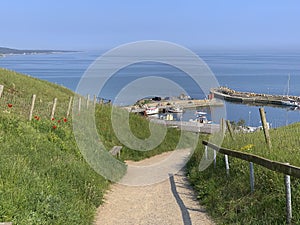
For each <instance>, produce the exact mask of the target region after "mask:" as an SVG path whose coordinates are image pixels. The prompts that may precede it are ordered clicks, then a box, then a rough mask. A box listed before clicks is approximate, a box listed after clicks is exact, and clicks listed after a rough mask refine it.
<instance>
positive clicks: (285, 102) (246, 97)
mask: <svg viewBox="0 0 300 225" xmlns="http://www.w3.org/2000/svg"><path fill="white" fill-rule="evenodd" d="M211 94H212V95H213V96H214V97H215V98H219V99H224V100H226V101H232V102H238V103H245V104H251V103H252V104H255V103H256V104H266V105H277V106H300V97H299V96H287V95H270V94H260V93H253V92H240V91H235V90H233V89H230V88H228V87H218V88H213V89H211Z"/></svg>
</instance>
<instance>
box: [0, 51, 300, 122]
mask: <svg viewBox="0 0 300 225" xmlns="http://www.w3.org/2000/svg"><path fill="white" fill-rule="evenodd" d="M100 55H101V52H99V51H89V52H77V53H64V54H39V55H11V56H6V57H0V67H3V68H8V69H12V70H15V71H18V72H21V73H25V74H28V75H31V76H33V77H37V78H40V79H45V80H48V81H50V82H53V83H57V84H60V85H63V86H65V87H67V88H70V89H72V90H76V87H77V84H78V82H79V80H80V78H81V76H82V75H83V74H84V72H85V70H86V69H87V68H88V66H89V65H90V64H91V63H92V62H93V61H94V60H95V59H96V58H97V57H99V56H100ZM198 55H199V56H200V57H201V58H202V59H203V60H204V61H205V62H206V63H207V64H208V66H209V67H210V69H211V70H212V72H213V73H214V74H215V76H216V78H217V80H218V82H219V84H220V85H222V86H228V87H230V88H232V89H236V90H239V91H249V92H259V93H269V94H284V95H286V94H290V95H300V52H275V51H274V52H249V51H248V52H246V51H227V52H217V51H214V52H212V51H211V52H198ZM147 76H153V77H154V76H155V77H163V78H166V79H171V80H172V81H173V82H176V83H178V84H180V86H183V87H184V89H185V91H186V92H187V93H188V94H189V95H190V96H191V97H193V98H204V97H205V95H204V94H203V93H202V92H201V91H200V90H199V88H197V87H196V86H195V84H194V83H193V82H192V81H191V79H189V77H188V76H187V75H186V74H184V73H183V72H182V71H180V70H178V69H176V68H173V67H171V66H168V65H164V64H159V63H139V64H134V65H131V66H129V67H126V68H124V69H121V70H119V71H118V72H117V73H116V74H115V75H114V76H113V77H112V78H111V79H110V80H109V82H108V83H107V84H106V85H105V86H104V88H103V89H102V91H101V93H99V96H101V97H103V98H105V99H115V97H116V96H117V95H118V93H119V92H120V91H121V90H122V88H124V87H125V86H126V85H128V84H130V83H131V82H133V81H134V80H136V79H137V78H141V77H147ZM289 76H290V82H289V85H288V77H289ZM135 85H136V86H134V85H133V86H132V87H133V89H135V90H136V92H137V93H140V92H142V93H145V88H144V87H143V86H142V87H141V86H138V83H136V84H135ZM161 85H162V84H161ZM288 87H289V88H288ZM151 90H152V93H149V95H160V96H178V95H179V94H180V93H181V92H180V91H182V90H180V88H174V85H166V86H164V88H161V86H160V85H154V84H151ZM122 93H123V95H122V94H120V96H119V98H118V100H117V101H116V104H119V105H126V104H132V103H133V102H134V101H135V100H136V98H138V97H139V96H138V94H135V95H134V94H131V95H130V94H128V92H126V91H123V92H122ZM126 93H127V95H126ZM146 93H148V92H146ZM143 97H145V96H143ZM258 108H259V107H258V106H247V105H240V104H233V103H226V109H227V119H229V120H234V121H238V120H240V119H244V120H245V121H246V124H247V125H250V126H260V119H259V112H258ZM201 110H203V111H207V112H208V113H209V112H210V109H208V108H204V109H201ZM212 110H214V109H212ZM216 110H217V109H216ZM265 111H266V113H267V119H268V121H269V122H270V124H271V126H272V127H278V126H283V125H286V124H290V123H294V122H298V121H300V110H298V109H296V110H294V109H290V108H275V107H265ZM194 112H195V110H188V111H186V112H185V113H184V115H183V117H184V119H189V118H193V117H194ZM216 122H217V121H216Z"/></svg>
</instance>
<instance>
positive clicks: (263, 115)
mask: <svg viewBox="0 0 300 225" xmlns="http://www.w3.org/2000/svg"><path fill="white" fill-rule="evenodd" d="M259 113H260V118H261V123H262V126H263V130H264V134H265V140H266V143H267V145H268V148H269V149H271V148H272V143H271V138H270V134H269V127H268V124H267V119H266V113H265V110H264V108H259Z"/></svg>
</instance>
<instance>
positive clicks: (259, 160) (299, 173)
mask: <svg viewBox="0 0 300 225" xmlns="http://www.w3.org/2000/svg"><path fill="white" fill-rule="evenodd" d="M202 143H203V145H205V155H207V148H208V147H209V148H211V149H213V150H214V167H216V166H215V162H216V152H220V153H222V154H224V155H225V156H231V157H234V158H238V159H241V160H244V161H248V162H250V188H251V192H254V168H253V163H255V164H258V165H261V166H263V167H265V168H267V169H269V170H272V171H275V172H279V173H283V174H284V183H285V190H286V223H287V224H291V223H292V198H291V181H290V176H293V177H297V178H300V168H299V167H296V166H292V165H289V164H288V163H281V162H276V161H272V160H269V159H266V158H263V157H260V156H257V155H253V154H250V153H244V152H239V151H235V150H231V149H227V148H222V147H219V146H217V145H215V144H212V143H210V142H207V141H202ZM225 162H226V173H227V175H228V174H229V164H228V157H227V158H226V157H225Z"/></svg>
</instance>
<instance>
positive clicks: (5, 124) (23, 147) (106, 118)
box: [0, 69, 179, 225]
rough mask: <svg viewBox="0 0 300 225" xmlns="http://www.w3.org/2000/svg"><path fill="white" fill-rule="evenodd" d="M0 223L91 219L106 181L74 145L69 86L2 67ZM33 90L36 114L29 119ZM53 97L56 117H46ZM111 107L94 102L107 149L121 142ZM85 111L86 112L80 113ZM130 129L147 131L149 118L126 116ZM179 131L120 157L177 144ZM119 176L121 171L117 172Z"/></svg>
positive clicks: (144, 154) (141, 133)
mask: <svg viewBox="0 0 300 225" xmlns="http://www.w3.org/2000/svg"><path fill="white" fill-rule="evenodd" d="M0 84H3V85H4V87H5V88H4V92H3V95H2V98H0V155H1V157H0V222H1V221H3V222H4V221H12V222H14V224H24V225H28V224H70V225H73V224H92V221H93V218H94V215H95V212H96V208H97V207H98V206H99V205H100V204H101V202H102V198H103V194H104V192H105V191H106V190H107V188H108V187H109V183H110V182H109V181H107V180H105V179H104V178H103V177H101V176H100V175H99V174H97V173H96V172H95V171H94V170H93V169H91V167H89V165H88V164H87V163H86V161H85V160H84V159H83V157H82V155H81V152H80V151H79V150H78V147H77V145H76V142H75V139H74V136H73V130H72V121H71V118H65V116H66V111H67V105H68V102H69V97H70V96H73V95H74V93H72V92H71V91H70V90H68V89H66V88H64V87H61V86H57V85H55V84H52V83H49V82H46V81H42V80H38V79H35V78H32V77H29V76H25V75H22V74H19V73H16V72H13V71H8V70H5V69H0ZM32 94H36V96H37V99H36V104H35V110H34V118H33V120H32V121H28V119H27V118H28V113H29V109H30V102H31V97H32ZM54 98H57V99H58V102H57V109H56V113H55V120H53V121H52V120H50V112H51V109H52V104H53V103H52V102H53V99H54ZM111 110H112V108H111V106H109V105H97V108H96V121H97V128H98V133H99V135H100V138H101V140H102V142H103V143H104V145H105V146H106V148H107V149H110V148H111V147H112V146H114V145H121V143H120V142H119V141H118V139H117V138H116V136H115V134H114V132H113V129H112V125H111V122H110V113H111ZM80 116H84V114H80ZM130 126H131V128H132V130H133V132H134V134H135V135H136V136H137V137H139V138H142V139H146V138H147V137H149V135H150V131H149V122H148V121H147V120H145V119H143V118H141V117H140V116H137V115H131V116H130ZM178 135H179V132H178V131H177V130H174V129H171V130H169V131H168V134H167V138H166V140H165V141H164V142H163V143H162V144H161V145H160V146H158V147H157V148H155V149H154V150H153V151H147V152H139V151H133V150H130V149H128V148H126V147H124V150H123V151H122V154H121V158H122V159H133V160H139V159H142V158H145V157H150V156H152V155H155V154H158V153H161V152H163V151H170V150H172V149H174V148H175V146H176V143H177V140H178V137H179V136H178ZM120 175H121V174H120Z"/></svg>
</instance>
